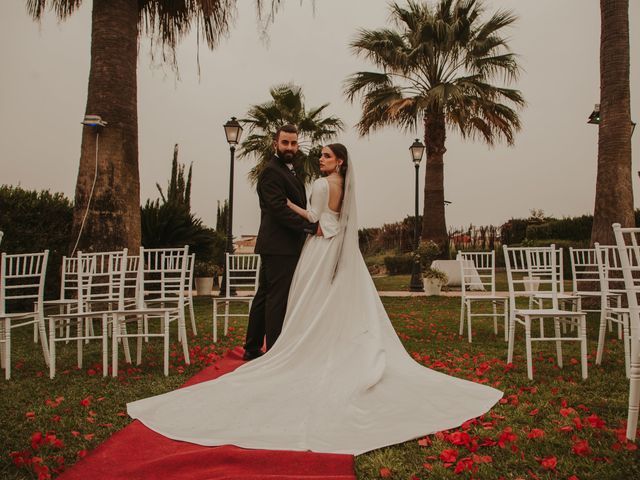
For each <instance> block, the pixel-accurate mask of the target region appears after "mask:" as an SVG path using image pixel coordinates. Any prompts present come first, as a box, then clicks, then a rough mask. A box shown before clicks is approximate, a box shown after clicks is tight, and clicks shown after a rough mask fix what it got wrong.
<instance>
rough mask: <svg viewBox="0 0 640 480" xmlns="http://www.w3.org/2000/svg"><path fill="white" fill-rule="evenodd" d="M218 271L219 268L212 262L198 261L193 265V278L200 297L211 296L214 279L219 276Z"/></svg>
mask: <svg viewBox="0 0 640 480" xmlns="http://www.w3.org/2000/svg"><path fill="white" fill-rule="evenodd" d="M218 270H219V268H218V266H217V265H216V264H215V263H213V262H212V261H211V260H196V262H195V264H194V265H193V276H194V277H195V284H196V293H197V294H198V295H211V291H212V290H213V277H214V276H217V274H218Z"/></svg>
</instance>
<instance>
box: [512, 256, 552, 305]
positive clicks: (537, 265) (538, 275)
mask: <svg viewBox="0 0 640 480" xmlns="http://www.w3.org/2000/svg"><path fill="white" fill-rule="evenodd" d="M503 251H504V259H505V266H506V270H507V281H508V283H509V303H510V307H511V308H512V309H515V308H516V297H518V296H526V297H532V296H534V295H535V294H537V293H538V291H540V290H545V291H549V292H551V302H552V308H554V309H557V308H558V290H559V285H558V276H559V274H560V269H559V268H558V267H557V265H556V262H557V261H558V260H559V255H558V253H557V251H556V248H555V245H551V246H550V247H509V246H507V245H503Z"/></svg>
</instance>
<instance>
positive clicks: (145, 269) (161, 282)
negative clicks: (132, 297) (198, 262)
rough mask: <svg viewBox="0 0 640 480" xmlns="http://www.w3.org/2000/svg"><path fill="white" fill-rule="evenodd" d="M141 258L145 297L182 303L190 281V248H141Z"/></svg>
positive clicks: (186, 246)
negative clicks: (173, 299)
mask: <svg viewBox="0 0 640 480" xmlns="http://www.w3.org/2000/svg"><path fill="white" fill-rule="evenodd" d="M140 257H141V262H140V269H139V270H140V282H141V291H142V292H144V295H148V296H151V297H162V298H175V299H177V300H178V301H180V302H182V301H183V299H184V291H185V288H186V284H187V281H188V279H189V271H188V267H189V246H188V245H185V246H184V247H182V248H140ZM144 295H142V297H144Z"/></svg>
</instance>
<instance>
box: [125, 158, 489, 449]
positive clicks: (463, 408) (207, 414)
mask: <svg viewBox="0 0 640 480" xmlns="http://www.w3.org/2000/svg"><path fill="white" fill-rule="evenodd" d="M352 171H353V168H352V167H350V168H349V174H348V176H347V181H346V185H347V186H346V191H345V198H344V202H343V212H344V213H343V214H342V215H339V214H338V213H336V212H333V211H331V210H330V209H329V208H328V204H327V203H328V184H327V180H326V179H324V178H321V179H318V180H316V181H315V182H314V184H313V187H312V196H311V201H310V210H309V211H310V214H311V217H312V218H311V220H312V221H314V220H315V219H316V218H317V219H318V220H319V221H320V225H321V227H322V230H323V233H324V235H325V236H324V237H316V236H310V237H309V238H308V239H307V241H306V243H305V245H304V248H303V250H302V254H301V256H300V261H299V263H298V266H297V269H296V272H295V275H294V277H293V282H292V286H291V290H290V293H289V301H288V307H287V314H286V317H285V321H284V326H283V329H282V333H281V335H280V337H279V338H278V341H277V342H276V343H275V345H274V346H273V348H272V349H271V350H269V351H268V352H267V353H266V354H265V355H263V356H262V357H260V358H258V359H256V360H253V361H251V362H249V363H247V364H245V365H242V366H241V367H239V368H238V369H237V370H235V371H233V372H231V373H228V374H227V375H224V376H222V377H220V378H218V379H215V380H211V381H208V382H204V383H200V384H197V385H193V386H190V387H186V388H182V389H179V390H175V391H173V392H169V393H166V394H163V395H158V396H155V397H151V398H146V399H143V400H139V401H136V402H133V403H129V404H128V412H129V415H130V416H131V417H133V418H137V419H138V420H140V421H141V422H143V423H144V424H145V425H146V426H147V427H149V428H151V429H152V430H155V431H156V432H158V433H161V434H162V435H164V436H167V437H169V438H172V439H175V440H183V441H186V442H192V443H197V444H201V445H224V444H233V445H237V446H240V447H246V448H259V449H271V450H311V451H314V452H327V453H347V454H356V455H357V454H361V453H364V452H367V451H370V450H373V449H376V448H380V447H384V446H387V445H392V444H395V443H399V442H403V441H406V440H410V439H414V438H417V437H420V436H423V435H426V434H430V433H434V432H437V431H440V430H445V429H450V428H454V427H457V426H459V425H461V424H462V423H463V422H465V421H466V420H468V419H471V418H474V417H477V416H480V415H482V414H483V413H485V412H487V411H488V410H489V409H490V408H491V407H492V406H493V405H494V404H495V403H496V402H497V401H498V400H499V399H500V398H501V397H502V392H500V391H498V390H496V389H493V388H491V387H488V386H485V385H480V384H477V383H473V382H470V381H467V380H462V379H459V378H455V377H452V376H449V375H445V374H443V373H439V372H436V371H434V370H430V369H428V368H426V367H424V366H422V365H420V364H418V363H416V362H415V361H414V360H413V359H412V358H411V357H410V356H409V354H408V353H407V352H406V350H405V349H404V347H403V345H402V343H401V342H400V340H399V339H398V336H397V335H396V333H395V331H394V329H393V326H392V325H391V322H390V321H389V317H388V316H387V314H386V312H385V310H384V307H383V305H382V302H381V301H380V298H379V297H378V294H377V292H376V289H375V286H374V284H373V281H372V280H371V276H370V275H369V272H368V270H367V268H366V266H365V263H364V261H363V258H362V255H361V254H360V251H359V249H358V239H357V238H358V237H357V221H356V215H355V211H356V210H355V201H354V197H355V188H354V182H353V175H352V173H351V172H352ZM336 266H337V268H336Z"/></svg>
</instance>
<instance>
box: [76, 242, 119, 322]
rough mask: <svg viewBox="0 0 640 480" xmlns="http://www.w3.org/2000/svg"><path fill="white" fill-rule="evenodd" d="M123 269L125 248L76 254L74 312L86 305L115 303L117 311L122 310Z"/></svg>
mask: <svg viewBox="0 0 640 480" xmlns="http://www.w3.org/2000/svg"><path fill="white" fill-rule="evenodd" d="M126 267H127V249H126V248H125V249H123V250H116V251H111V252H91V253H84V252H78V289H77V295H78V308H79V309H84V308H85V306H86V304H87V302H109V303H116V304H117V308H119V309H121V308H124V298H125V296H124V294H125V276H126ZM80 311H83V310H80Z"/></svg>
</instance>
